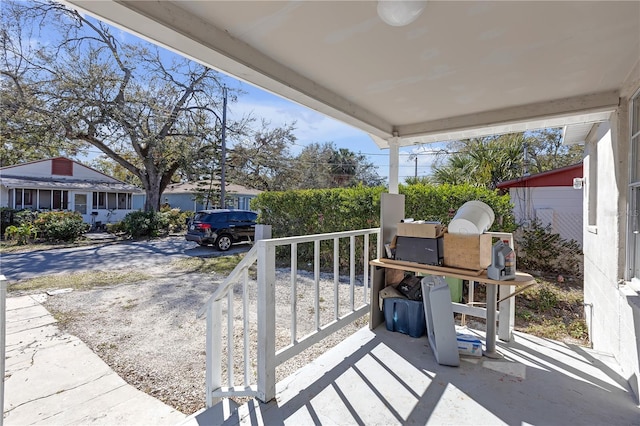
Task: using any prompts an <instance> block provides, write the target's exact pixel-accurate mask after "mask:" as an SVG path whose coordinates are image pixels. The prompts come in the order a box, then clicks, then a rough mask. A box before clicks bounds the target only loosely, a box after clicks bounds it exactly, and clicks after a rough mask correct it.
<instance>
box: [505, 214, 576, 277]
mask: <svg viewBox="0 0 640 426" xmlns="http://www.w3.org/2000/svg"><path fill="white" fill-rule="evenodd" d="M516 241H517V243H518V244H517V245H518V265H519V266H520V267H522V268H523V269H527V270H529V271H541V272H552V273H554V274H565V275H570V276H582V273H583V262H584V260H583V259H584V257H583V253H582V250H581V249H580V245H579V244H578V242H577V241H575V240H567V239H564V238H562V237H561V236H560V235H559V234H554V233H553V232H551V226H542V224H541V223H540V221H538V220H535V221H533V222H532V223H531V224H530V225H529V226H527V227H523V228H521V229H519V230H518V232H517V234H516Z"/></svg>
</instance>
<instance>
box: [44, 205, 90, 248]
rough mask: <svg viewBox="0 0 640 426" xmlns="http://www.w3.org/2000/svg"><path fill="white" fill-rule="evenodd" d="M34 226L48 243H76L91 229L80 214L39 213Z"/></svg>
mask: <svg viewBox="0 0 640 426" xmlns="http://www.w3.org/2000/svg"><path fill="white" fill-rule="evenodd" d="M33 225H35V227H36V228H37V229H38V231H39V234H40V235H41V236H42V238H44V239H45V240H46V241H51V242H55V241H74V240H76V239H78V238H80V237H81V236H82V235H83V234H84V233H85V232H87V231H88V230H89V228H90V225H89V224H87V223H84V221H83V219H82V215H81V214H80V213H78V212H43V213H38V214H37V217H36V218H35V219H34V220H33Z"/></svg>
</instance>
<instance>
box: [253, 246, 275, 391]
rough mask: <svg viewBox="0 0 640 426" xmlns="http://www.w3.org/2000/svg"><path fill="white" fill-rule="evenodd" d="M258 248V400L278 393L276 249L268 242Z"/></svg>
mask: <svg viewBox="0 0 640 426" xmlns="http://www.w3.org/2000/svg"><path fill="white" fill-rule="evenodd" d="M256 244H257V247H258V399H259V400H261V401H262V402H268V401H270V400H272V399H273V398H275V396H276V357H275V355H276V342H275V341H276V311H275V306H276V288H275V282H276V271H275V264H276V250H275V246H273V245H272V244H266V241H264V240H263V241H257V242H256Z"/></svg>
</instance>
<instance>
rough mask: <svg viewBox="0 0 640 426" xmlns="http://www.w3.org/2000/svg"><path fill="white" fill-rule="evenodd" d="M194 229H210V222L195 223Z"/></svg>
mask: <svg viewBox="0 0 640 426" xmlns="http://www.w3.org/2000/svg"><path fill="white" fill-rule="evenodd" d="M196 229H197V230H198V231H205V230H207V229H211V224H210V223H199V224H197V225H196Z"/></svg>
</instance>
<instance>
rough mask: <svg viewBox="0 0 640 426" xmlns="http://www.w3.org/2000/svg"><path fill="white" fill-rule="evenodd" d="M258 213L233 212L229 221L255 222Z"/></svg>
mask: <svg viewBox="0 0 640 426" xmlns="http://www.w3.org/2000/svg"><path fill="white" fill-rule="evenodd" d="M255 219H256V215H255V214H253V213H247V212H239V213H233V214H231V217H230V218H229V222H254V221H255Z"/></svg>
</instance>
